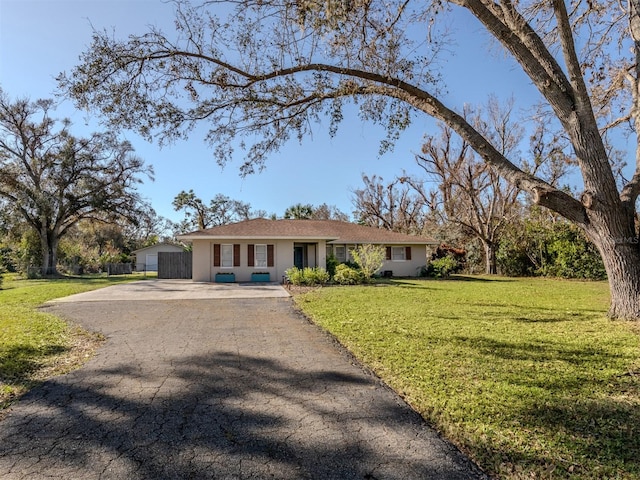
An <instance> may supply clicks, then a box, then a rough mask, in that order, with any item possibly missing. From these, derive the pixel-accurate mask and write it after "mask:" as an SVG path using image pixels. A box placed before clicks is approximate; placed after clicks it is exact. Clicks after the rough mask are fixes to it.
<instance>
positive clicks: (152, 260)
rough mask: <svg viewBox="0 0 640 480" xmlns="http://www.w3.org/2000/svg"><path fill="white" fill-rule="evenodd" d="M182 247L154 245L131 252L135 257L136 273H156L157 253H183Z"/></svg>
mask: <svg viewBox="0 0 640 480" xmlns="http://www.w3.org/2000/svg"><path fill="white" fill-rule="evenodd" d="M183 251H184V247H182V246H180V245H174V244H172V243H156V244H155V245H151V246H149V247H144V248H140V249H138V250H135V251H133V252H131V254H132V255H135V257H136V260H135V265H136V270H137V271H138V272H157V271H158V253H160V252H183Z"/></svg>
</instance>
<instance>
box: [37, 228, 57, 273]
mask: <svg viewBox="0 0 640 480" xmlns="http://www.w3.org/2000/svg"><path fill="white" fill-rule="evenodd" d="M59 241H60V239H59V238H58V236H57V235H55V234H54V233H53V232H51V231H49V230H45V229H43V230H41V231H40V244H41V246H42V266H41V273H42V275H56V274H57V273H58V243H59Z"/></svg>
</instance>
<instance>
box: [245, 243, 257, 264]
mask: <svg viewBox="0 0 640 480" xmlns="http://www.w3.org/2000/svg"><path fill="white" fill-rule="evenodd" d="M254 250H255V247H254V246H253V245H252V244H249V245H247V256H248V258H247V266H249V267H253V265H254V262H255V259H256V255H255V253H254Z"/></svg>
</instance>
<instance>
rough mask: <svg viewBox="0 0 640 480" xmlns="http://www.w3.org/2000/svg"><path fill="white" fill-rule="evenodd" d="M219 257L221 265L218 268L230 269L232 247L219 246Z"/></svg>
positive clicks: (231, 264) (231, 265)
mask: <svg viewBox="0 0 640 480" xmlns="http://www.w3.org/2000/svg"><path fill="white" fill-rule="evenodd" d="M220 250H221V255H220V260H221V264H220V266H221V267H223V268H231V267H233V245H231V244H228V245H227V244H222V245H221V249H220Z"/></svg>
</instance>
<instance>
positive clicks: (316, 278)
mask: <svg viewBox="0 0 640 480" xmlns="http://www.w3.org/2000/svg"><path fill="white" fill-rule="evenodd" d="M285 275H286V276H287V278H288V279H289V281H290V282H291V283H292V284H293V285H323V284H325V283H327V282H328V281H329V278H330V277H329V273H328V272H327V271H326V270H325V269H324V268H319V267H314V268H310V267H306V268H304V269H299V268H297V267H291V268H289V269H288V270H287V271H285Z"/></svg>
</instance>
